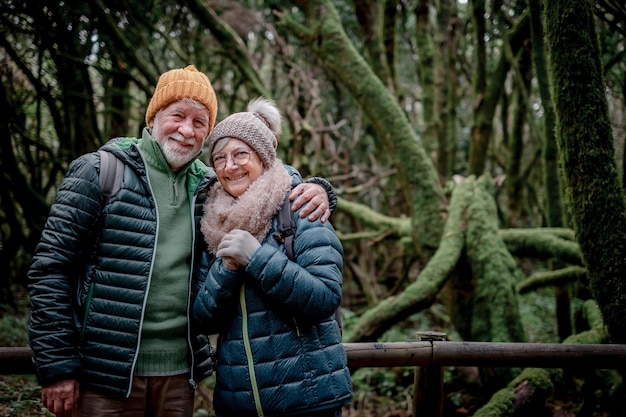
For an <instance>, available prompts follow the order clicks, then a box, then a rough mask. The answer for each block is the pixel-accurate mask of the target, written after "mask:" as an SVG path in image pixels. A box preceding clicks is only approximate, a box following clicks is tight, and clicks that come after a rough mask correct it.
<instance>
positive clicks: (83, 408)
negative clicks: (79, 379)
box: [74, 374, 194, 417]
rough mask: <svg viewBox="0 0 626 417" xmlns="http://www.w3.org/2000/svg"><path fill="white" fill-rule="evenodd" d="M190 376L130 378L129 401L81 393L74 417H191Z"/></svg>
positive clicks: (86, 392) (92, 393) (191, 390)
mask: <svg viewBox="0 0 626 417" xmlns="http://www.w3.org/2000/svg"><path fill="white" fill-rule="evenodd" d="M193 397H194V391H193V388H192V387H191V385H190V384H189V374H184V375H175V376H150V377H135V378H133V388H132V391H131V393H130V397H128V398H119V397H111V396H107V395H102V394H98V393H95V392H93V391H81V393H80V398H79V400H78V410H77V413H74V415H75V416H76V417H105V416H118V417H192V416H193V408H194V402H193Z"/></svg>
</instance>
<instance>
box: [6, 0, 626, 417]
mask: <svg viewBox="0 0 626 417" xmlns="http://www.w3.org/2000/svg"><path fill="white" fill-rule="evenodd" d="M0 12H1V13H0V19H1V20H0V61H1V65H0V77H1V78H2V84H1V87H0V103H1V105H2V109H3V110H2V117H1V118H0V175H1V176H2V180H1V181H0V267H1V268H2V270H3V271H5V272H4V273H3V274H2V276H1V278H0V311H1V312H2V315H3V317H2V320H1V323H2V324H1V325H0V341H2V343H3V344H5V345H18V346H25V345H26V344H27V340H26V339H25V336H24V332H23V330H24V324H25V317H26V315H27V312H28V297H27V295H26V293H25V286H26V281H25V273H26V270H27V268H28V266H29V263H30V257H31V255H32V252H33V249H34V246H35V245H36V243H37V241H38V239H39V235H40V232H41V230H42V227H43V224H44V222H45V219H46V216H47V214H48V211H49V207H50V204H51V202H52V199H53V198H54V195H55V192H56V187H57V186H58V185H59V183H60V181H61V179H62V176H63V174H64V173H65V170H66V169H67V166H68V164H69V162H70V161H71V160H72V159H74V158H75V157H77V156H78V155H80V154H82V153H85V152H91V151H94V150H95V149H97V148H98V147H99V146H101V145H102V144H104V143H105V142H106V141H107V140H108V139H110V138H112V137H116V136H137V135H140V132H141V129H142V128H143V123H144V122H143V119H144V114H145V107H146V105H147V101H148V99H149V97H150V96H151V94H152V91H153V88H154V86H155V85H156V82H157V79H158V76H159V74H160V73H162V72H164V71H166V70H168V69H171V68H180V67H184V66H185V65H187V64H194V65H196V67H197V68H198V69H200V70H201V71H203V72H205V73H206V74H207V75H208V76H209V78H210V79H211V81H212V83H213V86H214V88H215V90H216V93H217V95H218V100H219V115H218V120H221V119H223V118H224V117H225V116H227V115H228V114H230V113H232V112H237V111H242V110H243V109H244V107H245V104H246V103H247V101H248V100H249V99H251V98H253V97H256V96H259V95H263V96H266V97H269V98H272V99H274V100H276V102H277V103H278V106H279V107H280V109H281V111H282V113H283V116H284V126H283V130H284V134H283V136H282V138H281V140H280V144H279V156H280V157H281V158H282V159H283V160H284V161H285V162H287V163H289V164H291V165H293V166H295V167H296V168H298V169H299V170H300V172H301V173H302V174H303V176H305V177H309V176H323V177H325V178H327V179H329V180H330V181H331V182H332V183H333V185H334V187H335V190H336V192H337V194H338V196H339V197H340V202H339V205H338V208H337V210H336V212H335V213H334V215H333V217H332V222H333V224H334V225H335V227H336V229H337V231H338V233H339V235H340V237H341V239H342V243H343V245H344V248H345V257H344V259H345V268H344V280H345V282H344V298H343V301H342V314H343V318H344V341H345V342H359V341H375V340H378V341H405V340H414V339H415V332H416V331H421V330H422V331H423V330H427V331H441V332H445V333H446V334H447V337H448V338H449V339H450V340H464V341H493V342H557V343H558V342H564V341H565V342H567V343H609V342H612V343H624V342H625V341H626V321H625V319H624V318H625V317H626V314H624V313H625V312H626V294H625V291H626V290H625V288H624V285H625V281H624V280H625V278H626V256H625V254H626V205H625V201H624V189H623V184H624V159H625V157H626V155H625V151H624V149H625V148H624V139H625V135H626V126H625V118H626V111H625V107H624V101H625V99H626V97H625V95H626V72H625V70H626V50H625V43H624V36H625V35H626V7H625V6H624V4H623V2H621V1H619V0H602V1H588V0H568V1H566V0H551V1H542V0H528V1H506V0H505V1H486V0H471V1H469V2H463V1H455V0H378V1H376V0H353V1H349V0H345V1H344V0H334V1H330V0H315V1H299V0H295V1H283V0H274V1H239V2H232V1H218V0H187V1H176V2H174V1H170V0H159V1H143V0H142V1H138V0H126V1H124V0H117V1H112V0H94V1H90V2H83V1H77V0H66V1H58V2H42V1H30V0H29V1H25V0H22V1H20V0H0ZM353 380H354V384H355V400H354V402H353V404H351V405H350V406H349V407H347V408H346V410H345V412H344V415H378V416H382V415H398V416H400V415H402V416H404V415H410V411H411V410H410V408H411V407H410V396H411V395H412V370H411V369H376V370H372V369H362V370H358V371H356V372H355V373H354V375H353ZM445 380H446V386H445V390H446V402H445V415H449V416H456V415H477V416H479V415H496V416H498V415H514V414H513V413H514V411H513V410H517V411H515V412H520V410H522V412H523V413H530V412H533V413H536V414H537V415H563V416H565V415H580V416H585V415H589V416H591V415H609V414H607V413H612V414H610V415H624V414H625V411H624V405H623V404H622V403H623V398H625V397H624V392H625V388H624V384H623V374H622V373H620V371H619V370H615V371H613V370H603V371H596V372H589V371H586V372H577V371H576V370H538V369H534V370H533V369H526V370H521V369H446V379H445ZM21 382H23V381H22V380H21V381H20V383H21ZM11 384H12V382H10V380H8V379H3V380H1V381H0V387H8V388H6V389H5V390H4V391H2V390H0V392H4V393H6V392H9V393H8V394H7V395H9V397H10V396H11V395H14V396H15V398H20V400H19V401H18V400H15V401H10V402H9V404H8V405H6V406H2V405H0V412H5V413H9V414H7V415H18V414H19V413H20V412H19V410H18V409H19V408H20V407H22V406H24V407H26V408H28V407H31V408H33V407H34V408H37V407H38V405H37V400H36V390H37V387H36V386H34V387H33V384H32V380H31V381H30V385H20V386H17V387H16V386H15V385H11ZM522 385H525V386H530V387H531V388H532V389H530V390H529V391H528V392H530V393H531V395H529V399H528V400H527V401H526V402H523V404H522V405H520V403H519V401H518V403H516V402H515V401H516V399H517V400H519V397H516V395H518V394H516V393H519V392H520V389H519V387H520V386H522ZM28 387H31V388H28ZM206 389H207V390H209V391H207V392H210V383H209V385H208V386H207V387H206ZM28 390H31V391H28ZM27 391H28V392H27ZM202 392H203V391H201V393H202ZM524 392H527V391H524ZM29 393H30V394H32V395H30V394H29ZM30 398H32V400H31V399H30ZM25 399H29V400H28V401H31V402H29V403H28V404H27V405H24V400H25ZM203 401H204V403H203ZM0 403H2V402H0ZM208 404H210V395H200V403H199V405H198V411H197V413H198V415H210V413H211V411H210V405H208ZM2 407H5V408H2ZM516 407H518V408H516ZM519 407H521V408H519ZM524 407H525V408H524ZM40 412H41V413H43V411H40ZM568 413H569V414H568ZM24 415H26V414H24ZM523 415H528V414H523Z"/></svg>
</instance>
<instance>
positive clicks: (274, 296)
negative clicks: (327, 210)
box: [193, 213, 352, 417]
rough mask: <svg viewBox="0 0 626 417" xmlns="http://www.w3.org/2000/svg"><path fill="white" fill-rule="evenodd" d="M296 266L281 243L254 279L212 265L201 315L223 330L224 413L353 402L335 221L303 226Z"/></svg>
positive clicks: (251, 271)
mask: <svg viewBox="0 0 626 417" xmlns="http://www.w3.org/2000/svg"><path fill="white" fill-rule="evenodd" d="M293 215H294V220H295V221H296V224H297V230H296V237H295V245H294V253H295V256H296V260H297V263H296V262H292V261H290V260H289V259H288V258H287V255H286V254H285V253H284V247H283V246H282V245H279V244H278V243H277V241H276V240H275V239H274V238H273V237H272V233H273V232H274V231H276V225H277V219H276V218H274V219H273V226H272V229H271V231H270V233H269V234H268V237H267V238H266V239H265V241H264V242H263V244H262V245H261V247H260V248H259V249H258V250H257V251H256V252H255V253H254V255H253V257H252V259H251V261H250V263H249V264H248V266H247V268H246V270H245V272H244V271H243V270H239V271H230V270H228V269H226V268H225V267H224V266H223V264H222V262H221V259H218V260H216V261H215V262H214V263H213V265H212V266H211V268H210V273H209V274H208V276H207V279H206V282H205V283H204V285H203V287H201V290H200V292H199V294H198V297H197V298H196V301H195V303H194V306H193V316H194V319H195V320H197V322H198V325H199V326H201V327H202V329H203V331H205V332H207V333H208V334H215V333H219V334H220V335H219V339H218V347H217V352H216V358H215V363H216V376H217V385H216V387H215V396H214V407H215V411H216V413H217V415H218V416H238V417H246V416H261V415H263V416H289V415H297V414H299V413H302V412H306V411H309V412H310V411H314V410H324V409H329V408H336V407H339V406H341V405H342V404H345V403H349V402H350V401H351V399H352V384H351V379H350V372H349V370H348V368H347V359H346V353H345V350H344V348H343V345H342V343H341V334H340V330H339V326H338V324H337V322H336V321H335V319H334V312H335V310H336V309H337V307H338V306H339V303H340V301H341V285H342V277H341V271H342V267H343V259H342V254H343V249H342V247H341V243H340V241H339V239H338V237H337V236H336V233H335V231H334V229H333V228H332V226H331V225H330V223H328V222H327V223H325V224H322V223H321V222H320V221H315V222H309V221H308V220H307V219H306V218H305V219H300V218H299V217H298V215H297V214H296V213H294V214H293Z"/></svg>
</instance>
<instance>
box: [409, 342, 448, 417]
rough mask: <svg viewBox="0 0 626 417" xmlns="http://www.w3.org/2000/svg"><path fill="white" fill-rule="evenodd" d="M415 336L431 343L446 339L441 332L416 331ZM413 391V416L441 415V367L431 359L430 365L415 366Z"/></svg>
mask: <svg viewBox="0 0 626 417" xmlns="http://www.w3.org/2000/svg"><path fill="white" fill-rule="evenodd" d="M416 337H417V340H418V341H421V342H424V341H428V342H431V344H432V342H434V341H445V340H446V339H447V337H446V334H445V333H441V332H417V333H416ZM413 391H414V394H413V395H414V398H413V417H442V416H443V367H441V366H438V365H433V364H432V361H431V364H430V365H427V366H418V367H416V368H415V382H414V384H413Z"/></svg>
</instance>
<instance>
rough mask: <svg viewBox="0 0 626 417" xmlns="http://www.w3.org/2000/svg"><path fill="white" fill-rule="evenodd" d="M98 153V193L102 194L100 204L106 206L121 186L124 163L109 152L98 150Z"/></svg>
mask: <svg viewBox="0 0 626 417" xmlns="http://www.w3.org/2000/svg"><path fill="white" fill-rule="evenodd" d="M98 154H99V155H100V176H99V177H98V181H99V183H100V193H101V194H102V206H106V205H107V203H108V202H109V200H110V199H111V197H113V196H114V195H115V194H117V192H118V191H119V190H120V188H121V187H122V180H123V179H124V163H123V162H122V160H121V159H119V158H118V157H116V156H115V155H113V154H112V153H111V152H107V151H103V150H98Z"/></svg>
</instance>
